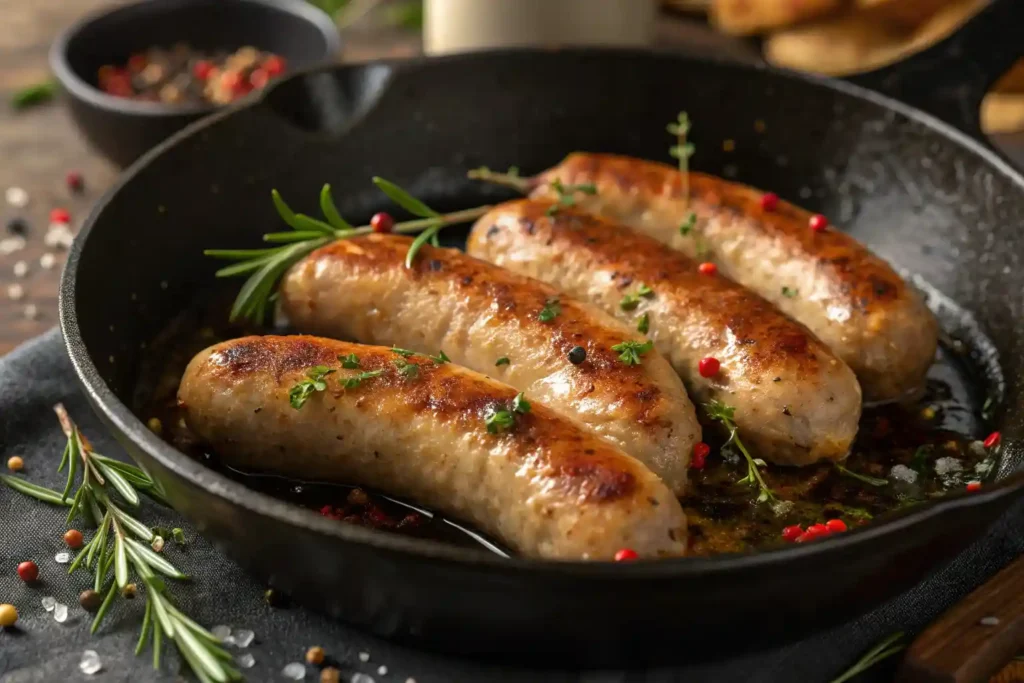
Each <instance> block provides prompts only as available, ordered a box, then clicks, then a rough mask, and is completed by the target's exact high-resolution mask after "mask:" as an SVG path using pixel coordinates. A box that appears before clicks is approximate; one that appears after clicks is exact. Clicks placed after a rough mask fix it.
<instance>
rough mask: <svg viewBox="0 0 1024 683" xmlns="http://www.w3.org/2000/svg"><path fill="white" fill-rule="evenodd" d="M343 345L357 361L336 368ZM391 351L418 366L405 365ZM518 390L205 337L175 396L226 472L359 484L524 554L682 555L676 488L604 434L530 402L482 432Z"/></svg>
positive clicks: (363, 350) (308, 340) (305, 346)
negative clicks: (303, 397)
mask: <svg viewBox="0 0 1024 683" xmlns="http://www.w3.org/2000/svg"><path fill="white" fill-rule="evenodd" d="M349 354H355V355H356V356H357V357H358V359H359V368H358V369H344V368H342V367H341V363H340V362H339V360H338V358H339V357H341V356H348V355H349ZM396 359H400V360H401V361H402V362H409V363H413V364H416V365H418V368H419V369H418V372H416V373H415V374H414V375H411V374H410V373H408V372H404V373H403V372H401V371H400V370H399V368H398V367H397V366H396V363H395V361H396ZM318 365H323V366H327V367H329V368H330V369H333V370H334V371H335V372H334V373H333V374H330V375H327V376H326V377H325V378H324V379H325V381H326V383H327V388H326V390H325V391H320V392H314V393H312V395H310V397H309V398H308V400H307V401H306V403H305V404H304V405H303V406H302V407H301V408H300V409H298V410H297V409H295V408H293V407H292V406H291V405H290V403H289V392H290V391H291V389H292V387H294V386H295V385H296V384H297V383H299V382H302V381H303V380H305V379H307V372H308V371H309V370H310V368H312V367H315V366H318ZM377 370H382V371H383V372H382V373H381V374H380V375H378V376H376V377H372V378H369V379H366V380H364V381H362V382H361V383H360V384H359V386H357V387H354V388H348V389H346V388H343V381H344V380H345V379H347V378H351V377H354V376H356V375H358V374H359V373H360V372H375V371H377ZM515 396H516V390H515V389H513V388H512V387H509V386H507V385H504V384H501V383H499V382H496V381H494V380H492V379H489V378H487V377H484V376H483V375H479V374H477V373H475V372H471V371H469V370H466V369H464V368H460V367H458V366H456V365H454V364H452V363H445V364H438V363H436V362H433V361H430V360H428V359H427V358H425V357H421V356H415V357H412V358H408V359H401V357H400V356H398V355H396V354H395V353H394V352H393V351H392V350H390V349H387V348H382V347H373V346H362V345H358V344H349V343H345V342H339V341H334V340H328V339H319V338H316V337H300V336H296V337H244V338H242V339H235V340H232V341H228V342H224V343H221V344H217V345H216V346H212V347H210V348H208V349H206V350H204V351H201V352H200V353H199V354H198V355H196V357H195V358H193V359H192V362H191V363H190V364H189V366H188V368H187V369H186V371H185V375H184V377H183V378H182V380H181V386H180V388H179V391H178V400H179V403H180V404H181V406H182V408H183V410H184V411H185V420H186V422H187V424H188V426H189V428H190V429H191V430H193V431H194V432H195V433H196V434H197V435H198V436H199V437H200V438H201V439H202V440H203V441H204V442H205V443H207V444H208V445H210V446H211V447H212V448H213V449H214V450H215V451H216V452H217V454H218V456H219V457H221V458H222V459H223V460H224V461H225V462H226V463H228V464H230V465H232V466H235V467H240V468H243V469H247V470H260V471H265V472H276V473H280V474H285V475H288V476H293V477H301V478H304V479H319V480H329V481H337V482H344V483H351V484H361V485H364V486H369V487H372V488H375V489H378V490H381V491H383V492H386V493H389V494H392V495H395V496H400V497H403V498H406V499H408V500H411V501H416V502H418V503H420V504H423V505H426V506H428V507H430V508H433V509H435V510H439V511H442V512H444V513H447V514H450V515H452V516H454V517H457V518H459V519H463V520H465V521H467V522H471V523H473V524H475V525H476V526H477V527H478V528H480V529H481V530H482V531H484V532H486V533H490V534H493V535H494V536H495V537H496V538H500V539H501V540H502V541H504V542H505V543H507V544H508V545H509V546H511V547H512V548H514V549H516V550H517V551H519V552H521V553H523V554H525V555H531V556H537V557H547V558H558V559H573V560H578V559H590V560H607V559H611V558H612V557H613V556H614V554H615V553H616V551H618V550H620V549H622V548H632V549H634V550H636V551H637V552H638V553H639V554H640V555H641V556H644V557H656V556H659V555H679V554H682V553H683V552H684V548H685V540H686V532H685V526H686V520H685V516H684V514H683V511H682V509H681V508H680V506H679V503H678V501H677V500H676V499H675V498H674V497H673V495H672V492H671V491H669V489H668V488H667V487H666V486H665V485H664V484H663V483H662V482H661V481H660V480H659V479H658V477H657V476H655V475H654V474H653V473H652V472H651V471H649V470H648V469H647V468H646V467H644V466H643V465H642V464H641V463H640V462H638V461H637V460H635V459H633V458H631V457H629V456H628V455H626V454H624V453H623V452H622V451H620V450H619V449H617V448H616V447H614V446H612V445H611V444H609V443H608V442H606V441H604V440H603V439H599V438H597V437H596V436H594V435H592V434H591V433H590V432H587V431H585V430H584V429H582V428H581V427H579V426H578V425H577V424H576V423H574V422H573V421H571V420H569V419H566V418H564V417H562V416H560V415H559V414H557V413H555V412H554V411H552V410H551V409H549V408H547V407H545V406H543V405H541V404H540V403H539V402H535V403H533V404H532V406H531V409H530V410H529V412H526V413H516V414H515V422H514V424H513V425H512V426H511V427H509V428H508V429H507V431H502V432H499V433H490V432H489V431H488V429H487V426H486V425H485V418H486V416H487V415H488V414H489V411H492V410H494V409H496V408H505V409H508V408H510V406H511V405H512V402H513V399H514V397H515ZM527 398H529V397H527Z"/></svg>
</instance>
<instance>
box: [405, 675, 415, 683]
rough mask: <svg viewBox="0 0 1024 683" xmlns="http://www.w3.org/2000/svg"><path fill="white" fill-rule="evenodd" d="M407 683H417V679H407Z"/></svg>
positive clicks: (410, 677)
mask: <svg viewBox="0 0 1024 683" xmlns="http://www.w3.org/2000/svg"><path fill="white" fill-rule="evenodd" d="M405 683H416V679H415V678H413V677H412V676H409V678H407V679H405Z"/></svg>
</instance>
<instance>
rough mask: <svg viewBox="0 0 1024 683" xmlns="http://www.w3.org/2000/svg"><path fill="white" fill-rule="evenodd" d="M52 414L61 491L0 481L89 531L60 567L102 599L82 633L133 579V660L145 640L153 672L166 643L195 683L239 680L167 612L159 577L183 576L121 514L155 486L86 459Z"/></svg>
mask: <svg viewBox="0 0 1024 683" xmlns="http://www.w3.org/2000/svg"><path fill="white" fill-rule="evenodd" d="M54 412H56V413H57V419H58V420H59V421H60V425H61V429H63V431H64V434H65V435H66V436H67V438H68V442H67V446H65V448H64V456H63V458H62V459H61V464H60V466H59V467H58V471H61V470H63V469H64V467H65V466H67V468H68V486H66V487H65V491H64V492H63V493H61V492H58V491H54V490H52V489H48V488H45V487H42V486H37V485H35V484H31V483H29V482H26V481H24V480H22V479H19V478H16V477H6V476H5V477H2V478H0V481H3V483H5V484H7V485H8V486H10V487H11V488H13V489H14V490H16V491H20V492H21V493H24V494H26V495H29V496H32V497H33V498H36V499H37V500H41V501H43V502H45V503H51V504H54V505H69V506H70V507H71V510H70V512H69V514H68V519H69V521H70V520H71V519H74V517H75V516H80V517H82V518H84V519H86V520H91V521H92V522H93V523H95V524H96V525H97V529H96V532H95V533H94V534H93V537H92V538H91V539H90V540H89V542H88V543H86V544H85V545H84V546H82V548H81V550H79V551H78V555H76V556H75V559H74V561H73V562H72V563H71V565H70V566H69V568H68V573H71V572H74V571H75V570H77V569H80V568H83V567H84V568H86V569H89V570H91V571H93V572H94V574H95V584H94V585H95V587H96V590H97V591H98V592H100V593H102V594H104V595H105V597H104V599H103V602H102V604H101V605H100V608H99V610H98V611H97V612H96V616H95V618H94V619H93V622H92V626H91V628H90V632H91V633H95V632H96V631H97V630H98V629H99V627H100V625H101V624H102V622H103V619H104V618H105V617H106V615H107V614H108V613H109V611H110V608H111V606H112V605H113V603H114V600H115V599H116V598H117V595H118V593H122V594H124V592H125V591H126V590H127V591H133V590H134V586H133V587H132V588H128V586H129V585H130V584H129V578H130V577H131V576H132V575H134V576H136V577H137V581H139V582H141V583H142V584H143V585H144V586H145V588H146V613H145V616H144V617H143V622H142V630H141V632H140V634H139V641H138V644H137V645H136V648H135V653H136V654H139V653H141V652H142V650H143V649H144V648H145V645H146V642H147V640H148V639H149V637H150V635H152V638H153V648H154V649H153V665H154V668H159V666H160V648H161V643H162V640H163V638H167V639H168V640H170V641H171V642H173V643H174V645H175V646H176V647H177V648H178V652H179V653H180V654H181V656H182V658H183V659H184V660H185V661H186V662H187V663H188V665H189V667H191V669H192V671H193V672H194V673H195V675H196V678H198V679H199V680H200V681H201V682H202V683H226V682H227V681H238V680H241V679H242V676H241V674H240V673H239V672H238V670H237V669H235V668H234V666H232V664H231V655H230V654H229V653H228V652H226V651H225V650H224V649H223V648H222V647H221V646H220V641H219V640H218V639H217V638H216V637H215V636H214V635H213V634H212V633H210V632H209V631H207V630H206V629H205V628H203V627H202V626H200V625H199V624H197V623H196V622H195V621H193V620H192V619H190V618H189V617H188V616H186V615H185V614H184V613H183V612H181V611H180V610H179V609H178V608H177V607H175V605H174V603H172V602H171V600H170V598H169V597H168V596H167V586H166V584H165V583H164V580H163V578H161V577H167V578H170V579H175V580H187V579H188V578H189V577H188V576H187V575H185V574H184V573H182V572H181V571H179V570H178V569H177V568H176V567H175V566H174V565H173V564H171V563H170V562H169V561H168V560H166V559H165V558H164V557H163V556H162V555H161V554H159V553H158V552H156V551H155V550H154V549H153V548H152V547H151V544H153V543H154V542H155V541H156V540H157V537H156V536H155V535H154V534H153V532H152V530H150V528H149V527H148V526H146V525H145V524H143V523H142V522H141V521H139V520H138V519H136V518H135V517H133V516H132V515H131V514H129V513H128V512H127V511H126V508H133V507H137V506H138V504H139V501H140V499H139V493H145V494H147V495H149V496H153V497H158V496H159V493H158V492H157V489H156V486H157V485H156V483H155V482H153V480H152V479H150V478H149V476H148V475H147V474H146V473H145V472H143V471H142V470H140V469H139V468H137V467H133V466H131V465H127V464H125V463H122V462H118V461H116V460H112V459H111V458H106V457H104V456H102V455H100V454H98V453H96V452H94V451H93V450H92V446H91V445H90V444H89V442H88V440H87V439H86V438H85V437H84V436H82V434H81V432H79V430H78V427H77V426H76V425H75V424H74V422H72V421H71V418H70V416H69V415H68V414H67V411H66V410H65V409H64V406H62V405H60V404H57V405H56V406H54ZM114 463H116V465H115V464H114ZM78 472H81V481H80V482H79V484H78V489H77V490H76V491H75V494H74V495H73V496H70V489H71V488H72V487H73V485H74V483H75V481H76V475H77V473H78ZM154 494H156V496H154ZM69 496H70V498H71V500H70V501H69V500H68V499H69ZM160 498H161V499H162V497H160Z"/></svg>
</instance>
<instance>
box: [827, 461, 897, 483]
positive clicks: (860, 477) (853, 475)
mask: <svg viewBox="0 0 1024 683" xmlns="http://www.w3.org/2000/svg"><path fill="white" fill-rule="evenodd" d="M834 465H835V468H836V470H837V471H838V472H839V474H841V475H843V476H844V477H851V478H852V479H856V480H857V481H862V482H864V483H865V484H869V485H871V486H888V485H889V480H888V479H879V478H878V477H869V476H868V475H866V474H860V473H859V472H854V471H853V470H850V469H847V468H846V467H843V466H842V465H840V464H839V463H834Z"/></svg>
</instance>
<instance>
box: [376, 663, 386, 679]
mask: <svg viewBox="0 0 1024 683" xmlns="http://www.w3.org/2000/svg"><path fill="white" fill-rule="evenodd" d="M377 673H378V674H380V675H381V676H387V675H388V668H387V667H386V666H384V665H383V664H381V665H380V666H378V667H377Z"/></svg>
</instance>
